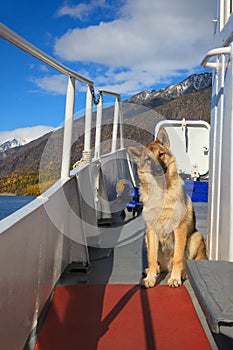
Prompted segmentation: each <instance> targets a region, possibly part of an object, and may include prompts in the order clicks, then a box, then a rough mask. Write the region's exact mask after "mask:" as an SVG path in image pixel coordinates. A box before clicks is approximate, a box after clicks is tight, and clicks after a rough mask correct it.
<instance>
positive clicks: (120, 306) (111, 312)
mask: <svg viewBox="0 0 233 350" xmlns="http://www.w3.org/2000/svg"><path fill="white" fill-rule="evenodd" d="M63 349H64V350H73V349H75V350H95V349H98V350H115V349H119V350H131V349H132V350H144V349H145V350H153V349H156V350H157V349H158V350H166V349H173V350H174V349H187V350H192V349H193V350H194V349H195V350H197V349H198V350H207V349H211V347H210V345H209V342H208V340H207V338H206V335H205V333H204V331H203V329H202V326H201V324H200V322H199V320H198V317H197V314H196V311H195V309H194V307H193V304H192V301H191V299H190V296H189V294H188V292H187V290H186V288H185V287H184V286H182V287H180V288H169V287H168V286H164V285H163V286H156V287H155V288H151V289H147V290H146V289H142V288H141V287H140V286H135V285H114V284H108V285H77V286H68V287H57V288H56V291H55V294H54V298H53V301H52V304H51V306H50V309H49V312H48V314H47V317H46V320H45V322H44V324H43V327H42V329H41V332H40V334H39V337H38V340H37V344H36V347H35V350H63Z"/></svg>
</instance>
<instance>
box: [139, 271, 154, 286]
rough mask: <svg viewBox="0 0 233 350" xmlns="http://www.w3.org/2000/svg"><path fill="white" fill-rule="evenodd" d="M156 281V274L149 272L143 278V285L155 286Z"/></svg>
mask: <svg viewBox="0 0 233 350" xmlns="http://www.w3.org/2000/svg"><path fill="white" fill-rule="evenodd" d="M155 283H156V276H155V274H153V275H152V274H148V275H147V276H146V277H145V278H143V280H142V287H145V288H152V287H154V286H155Z"/></svg>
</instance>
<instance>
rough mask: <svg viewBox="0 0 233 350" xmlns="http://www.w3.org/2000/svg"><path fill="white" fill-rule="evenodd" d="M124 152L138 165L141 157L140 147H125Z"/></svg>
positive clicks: (141, 149)
mask: <svg viewBox="0 0 233 350" xmlns="http://www.w3.org/2000/svg"><path fill="white" fill-rule="evenodd" d="M126 151H127V152H128V153H129V155H130V156H131V157H132V158H133V160H134V161H135V162H136V163H139V160H140V158H141V156H142V151H143V148H142V147H135V146H128V147H126Z"/></svg>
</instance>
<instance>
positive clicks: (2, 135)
mask: <svg viewBox="0 0 233 350" xmlns="http://www.w3.org/2000/svg"><path fill="white" fill-rule="evenodd" d="M52 130H53V128H52V127H50V126H43V125H38V126H34V127H28V128H20V129H15V130H11V131H2V132H0V152H5V151H7V150H8V149H10V148H14V147H19V146H23V145H25V144H27V143H29V142H31V141H33V140H35V139H37V138H39V137H40V136H42V135H44V134H46V133H48V132H50V131H52Z"/></svg>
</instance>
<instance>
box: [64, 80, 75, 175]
mask: <svg viewBox="0 0 233 350" xmlns="http://www.w3.org/2000/svg"><path fill="white" fill-rule="evenodd" d="M74 101H75V79H74V78H72V77H69V79H68V84H67V93H66V109H65V123H64V136H63V153H62V166H61V178H67V177H69V175H70V158H71V146H72V128H73V116H74Z"/></svg>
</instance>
